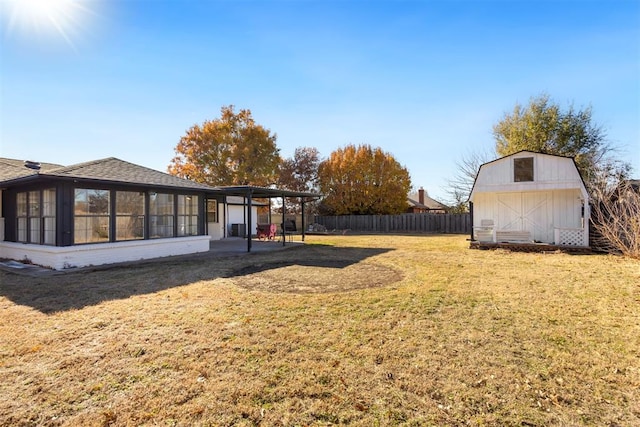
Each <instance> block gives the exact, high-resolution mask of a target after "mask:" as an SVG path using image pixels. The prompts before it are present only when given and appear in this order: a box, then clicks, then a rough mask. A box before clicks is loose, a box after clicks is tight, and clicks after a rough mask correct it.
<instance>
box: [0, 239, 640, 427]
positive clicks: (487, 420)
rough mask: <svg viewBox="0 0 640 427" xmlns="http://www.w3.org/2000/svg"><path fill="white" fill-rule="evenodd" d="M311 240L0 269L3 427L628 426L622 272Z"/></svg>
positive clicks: (636, 412) (639, 400)
mask: <svg viewBox="0 0 640 427" xmlns="http://www.w3.org/2000/svg"><path fill="white" fill-rule="evenodd" d="M308 243H309V244H308V245H305V246H304V247H295V248H290V249H287V250H283V251H280V252H273V253H256V254H251V255H245V256H234V257H210V258H207V257H198V258H197V259H194V260H184V259H181V260H171V261H164V262H162V263H157V262H156V263H144V264H140V265H136V266H127V267H117V268H109V269H105V270H98V271H87V272H76V273H67V274H64V275H57V276H50V277H37V278H35V277H29V276H22V275H15V274H11V273H6V272H0V378H2V381H1V383H0V396H2V399H1V400H0V422H1V423H2V424H3V425H18V426H20V425H97V426H103V425H117V426H125V425H145V424H146V425H215V426H217V425H246V426H250V425H263V426H271V425H287V426H288V425H332V424H337V425H346V424H351V425H362V426H370V425H496V426H497V425H513V426H543V425H605V426H627V425H638V424H640V393H638V389H639V387H640V355H639V350H638V349H639V348H640V308H639V307H640V263H639V262H638V261H637V260H636V261H634V260H630V259H624V258H619V257H613V256H603V255H582V256H571V255H566V254H562V253H553V254H524V253H508V252H504V251H475V250H469V249H467V245H468V243H467V242H466V241H465V238H464V237H463V236H337V237H332V236H322V237H320V236H312V237H309V238H308Z"/></svg>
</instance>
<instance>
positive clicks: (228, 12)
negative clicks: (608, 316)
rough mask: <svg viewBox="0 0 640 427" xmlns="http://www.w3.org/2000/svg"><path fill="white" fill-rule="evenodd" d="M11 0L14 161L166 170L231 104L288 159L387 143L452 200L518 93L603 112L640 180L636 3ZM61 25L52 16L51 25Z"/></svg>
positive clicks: (9, 139) (3, 89)
mask: <svg viewBox="0 0 640 427" xmlns="http://www.w3.org/2000/svg"><path fill="white" fill-rule="evenodd" d="M22 1H27V2H28V3H30V5H31V6H32V7H31V8H30V9H28V8H24V7H23V8H22V9H19V10H18V9H16V3H14V1H13V0H0V25H1V27H0V28H2V34H0V37H1V39H0V43H1V44H0V156H1V157H10V158H18V159H30V160H37V161H46V162H53V163H61V164H65V165H66V164H73V163H78V162H83V161H88V160H95V159H99V158H104V157H111V156H114V157H118V158H121V159H123V160H127V161H130V162H133V163H137V164H141V165H144V166H148V167H151V168H154V169H158V170H162V171H165V170H166V168H167V166H168V164H169V162H170V161H171V159H172V157H173V156H174V147H175V146H176V144H177V143H178V141H179V139H180V137H181V136H182V135H183V134H184V133H185V131H186V130H187V129H188V128H189V127H191V126H192V125H194V124H196V123H202V122H203V121H205V120H207V119H214V118H216V117H218V116H219V114H220V108H221V107H222V106H223V105H229V104H233V105H235V106H236V108H238V109H240V108H248V109H250V110H251V111H252V113H253V116H254V119H255V120H256V121H257V122H258V123H260V124H262V125H263V126H265V127H267V128H269V129H270V130H271V131H272V132H275V133H276V134H277V135H278V141H277V143H278V147H279V148H280V149H281V154H282V155H283V156H284V157H289V156H291V155H292V154H293V151H294V149H295V148H296V147H303V146H304V147H316V148H317V149H318V150H319V151H320V153H321V155H322V156H323V157H327V156H328V155H329V154H330V153H331V152H332V151H333V150H335V149H337V148H339V147H343V146H345V145H346V144H361V143H366V144H371V145H373V146H379V147H381V148H382V149H384V150H385V151H387V152H390V153H391V154H393V155H394V157H395V158H396V159H397V160H398V161H399V162H400V163H401V164H403V165H404V166H406V167H407V169H408V170H409V172H410V174H411V178H412V182H413V185H414V187H416V188H417V187H420V186H424V188H425V189H426V190H427V191H428V192H429V194H430V195H432V196H434V197H436V198H439V199H443V200H446V198H447V196H446V186H447V179H448V178H450V177H452V175H454V174H455V171H456V166H455V163H456V161H457V160H458V159H459V158H460V156H462V155H464V154H465V153H468V152H470V151H476V150H477V151H483V150H487V149H490V148H492V147H493V145H494V143H493V138H492V134H491V132H492V126H493V124H495V123H496V122H497V121H499V120H500V119H501V118H502V117H503V115H504V114H505V113H506V112H508V111H510V110H511V109H512V108H513V106H514V105H515V104H516V102H520V103H521V104H526V103H527V102H528V100H529V99H530V97H532V96H537V95H539V94H541V93H543V92H545V93H548V94H549V95H550V96H551V97H552V98H553V99H554V100H555V101H556V102H558V103H560V104H561V105H562V106H564V107H568V106H569V105H570V104H571V103H573V104H574V106H575V107H578V108H583V107H587V106H589V105H591V106H592V108H593V120H594V122H596V123H597V124H600V125H602V126H603V128H604V130H605V131H606V133H607V135H608V138H609V140H610V141H611V142H612V144H613V145H615V146H616V147H617V148H618V149H619V156H620V157H622V158H624V159H626V160H628V161H629V162H631V163H632V165H633V167H634V168H635V175H636V176H640V2H638V1H617V0H613V1H589V0H584V1H579V0H573V1H535V2H528V1H518V0H514V1H507V0H503V1H482V0H478V1H463V0H453V1H230V0H228V1H204V0H203V1H197V0H187V1H177V0H176V1H163V0H115V1H108V2H107V1H99V0H84V1H83V0H49V1H50V2H51V1H53V2H54V3H53V4H56V3H57V4H59V7H58V8H57V9H54V8H51V7H50V6H49V7H50V9H47V10H42V9H40V10H36V9H37V8H38V7H40V8H42V7H43V6H42V4H41V3H40V2H42V0H22ZM54 24H55V25H54Z"/></svg>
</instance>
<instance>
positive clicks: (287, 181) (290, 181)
mask: <svg viewBox="0 0 640 427" xmlns="http://www.w3.org/2000/svg"><path fill="white" fill-rule="evenodd" d="M319 165H320V153H319V152H318V150H317V149H316V148H313V147H298V148H296V150H295V152H294V154H293V157H291V158H288V159H284V160H282V161H281V162H280V172H279V177H278V185H279V186H280V187H282V188H286V189H288V190H293V191H304V192H309V193H313V192H317V191H318V167H319ZM306 205H307V206H308V207H309V209H310V210H311V211H315V208H316V203H315V202H310V203H307V204H306ZM300 207H301V206H299V205H298V204H297V199H292V200H289V199H287V211H288V212H290V211H292V210H293V211H298V210H299V208H300Z"/></svg>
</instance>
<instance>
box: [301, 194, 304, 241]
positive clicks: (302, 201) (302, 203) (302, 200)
mask: <svg viewBox="0 0 640 427" xmlns="http://www.w3.org/2000/svg"><path fill="white" fill-rule="evenodd" d="M300 204H301V205H302V224H301V225H302V241H303V242H304V197H300Z"/></svg>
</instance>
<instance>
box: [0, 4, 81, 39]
mask: <svg viewBox="0 0 640 427" xmlns="http://www.w3.org/2000/svg"><path fill="white" fill-rule="evenodd" d="M2 3H4V5H3V6H4V7H3V9H4V10H3V15H4V17H5V19H6V20H7V21H8V22H7V25H6V31H7V33H9V34H10V35H17V36H19V37H24V38H28V39H30V40H32V41H36V40H37V41H46V42H48V43H51V42H55V38H58V39H62V40H64V41H65V42H66V43H67V44H68V45H69V46H71V47H74V48H75V43H74V39H75V38H77V36H78V33H79V32H80V30H81V29H82V27H83V26H84V25H86V22H83V21H86V20H87V18H88V15H91V13H90V12H91V11H90V10H89V9H88V7H87V1H86V0H5V1H2Z"/></svg>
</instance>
